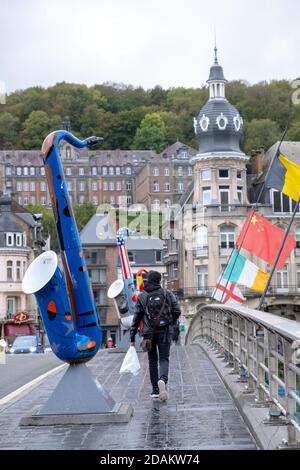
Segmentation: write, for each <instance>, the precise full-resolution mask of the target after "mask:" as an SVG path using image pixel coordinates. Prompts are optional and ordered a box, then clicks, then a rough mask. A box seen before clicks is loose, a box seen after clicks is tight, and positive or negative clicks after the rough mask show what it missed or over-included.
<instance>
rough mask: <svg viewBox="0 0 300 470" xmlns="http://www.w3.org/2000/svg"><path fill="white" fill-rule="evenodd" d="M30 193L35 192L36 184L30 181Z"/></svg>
mask: <svg viewBox="0 0 300 470" xmlns="http://www.w3.org/2000/svg"><path fill="white" fill-rule="evenodd" d="M30 191H35V182H34V181H30Z"/></svg>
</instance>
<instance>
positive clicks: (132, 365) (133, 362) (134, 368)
mask: <svg viewBox="0 0 300 470" xmlns="http://www.w3.org/2000/svg"><path fill="white" fill-rule="evenodd" d="M140 368H141V366H140V361H139V358H138V355H137V352H136V349H135V347H134V346H130V347H129V349H128V351H127V353H126V356H125V357H124V360H123V362H122V365H121V368H120V374H126V373H128V372H130V373H131V374H133V375H137V374H138V373H139V371H140Z"/></svg>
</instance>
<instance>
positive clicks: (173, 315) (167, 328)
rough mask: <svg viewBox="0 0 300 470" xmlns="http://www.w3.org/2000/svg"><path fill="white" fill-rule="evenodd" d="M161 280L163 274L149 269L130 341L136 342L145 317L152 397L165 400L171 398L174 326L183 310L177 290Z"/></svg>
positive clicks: (144, 326)
mask: <svg viewBox="0 0 300 470" xmlns="http://www.w3.org/2000/svg"><path fill="white" fill-rule="evenodd" d="M160 283H161V274H160V273H159V272H158V271H150V272H149V274H148V277H147V284H146V286H145V287H144V290H143V292H141V294H140V295H139V296H138V300H137V303H136V306H135V312H134V317H133V322H132V326H131V330H130V338H131V345H132V346H134V345H135V335H136V333H137V329H138V326H139V324H140V322H141V320H143V328H142V331H141V334H142V336H143V337H144V340H151V350H150V351H148V361H149V372H150V380H151V384H152V393H151V397H152V398H160V400H161V401H165V400H167V398H168V394H167V390H166V385H167V383H168V376H169V355H170V345H171V340H172V327H173V325H174V324H175V323H176V321H177V319H178V318H179V316H180V314H181V310H180V307H179V305H178V303H177V301H176V299H175V296H174V294H173V293H172V292H170V291H168V290H167V291H165V290H164V289H163V288H162V287H161V285H160ZM158 366H159V367H158Z"/></svg>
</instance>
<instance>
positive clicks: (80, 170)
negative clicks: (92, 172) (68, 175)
mask: <svg viewBox="0 0 300 470" xmlns="http://www.w3.org/2000/svg"><path fill="white" fill-rule="evenodd" d="M79 176H84V168H79Z"/></svg>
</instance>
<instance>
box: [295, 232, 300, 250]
mask: <svg viewBox="0 0 300 470" xmlns="http://www.w3.org/2000/svg"><path fill="white" fill-rule="evenodd" d="M295 238H296V255H297V256H299V255H300V225H297V227H296V228H295Z"/></svg>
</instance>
